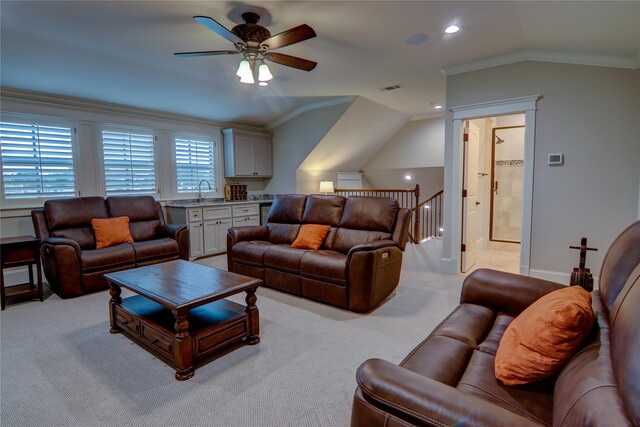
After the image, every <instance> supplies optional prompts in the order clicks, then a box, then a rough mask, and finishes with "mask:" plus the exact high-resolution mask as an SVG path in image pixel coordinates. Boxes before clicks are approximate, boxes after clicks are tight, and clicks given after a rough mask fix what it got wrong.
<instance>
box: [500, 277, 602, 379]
mask: <svg viewBox="0 0 640 427" xmlns="http://www.w3.org/2000/svg"><path fill="white" fill-rule="evenodd" d="M593 321H594V314H593V309H592V308H591V294H590V293H589V292H587V291H585V290H584V289H582V288H581V287H580V286H568V287H566V288H563V289H559V290H557V291H553V292H550V293H549V294H547V295H545V296H543V297H542V298H540V299H538V300H537V301H536V302H534V303H533V304H531V305H530V306H529V307H527V309H525V310H524V311H523V312H522V313H520V315H519V316H518V317H516V318H515V319H514V320H513V322H511V324H510V325H509V326H508V327H507V329H506V331H505V332H504V335H503V336H502V339H501V340H500V345H499V346H498V352H497V353H496V378H497V379H499V380H500V381H502V382H503V383H504V384H506V385H519V384H528V383H532V382H535V381H538V380H541V379H543V378H547V377H550V376H551V375H553V374H554V373H555V372H556V371H558V370H559V369H560V368H562V366H563V365H564V364H565V363H566V362H567V361H568V360H569V358H570V357H571V356H572V355H573V353H575V351H576V350H577V349H578V347H579V346H580V344H582V342H583V341H584V340H585V339H586V338H587V336H589V333H590V332H591V328H592V327H593Z"/></svg>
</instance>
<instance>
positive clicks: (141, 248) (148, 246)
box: [131, 237, 180, 264]
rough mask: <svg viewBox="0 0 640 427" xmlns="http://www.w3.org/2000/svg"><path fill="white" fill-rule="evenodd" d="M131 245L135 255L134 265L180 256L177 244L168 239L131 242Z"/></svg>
mask: <svg viewBox="0 0 640 427" xmlns="http://www.w3.org/2000/svg"><path fill="white" fill-rule="evenodd" d="M131 245H132V246H133V249H134V251H135V253H136V264H140V263H145V262H148V261H152V260H157V259H162V258H169V257H176V256H178V255H180V250H179V249H178V242H177V241H175V240H174V239H171V238H169V237H165V238H163V239H155V240H147V241H144V242H133V243H132V244H131Z"/></svg>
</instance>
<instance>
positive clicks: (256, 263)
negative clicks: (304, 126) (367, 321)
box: [227, 194, 409, 312]
mask: <svg viewBox="0 0 640 427" xmlns="http://www.w3.org/2000/svg"><path fill="white" fill-rule="evenodd" d="M303 224H322V225H330V226H331V229H330V231H329V234H328V235H327V237H326V239H325V241H324V243H323V245H322V247H321V248H320V249H318V250H308V249H294V248H291V247H290V245H291V243H292V242H293V241H294V240H295V238H296V236H297V234H298V230H299V229H300V227H301V225H303ZM408 227H409V210H408V209H403V208H399V207H398V201H397V200H395V199H391V198H387V197H348V198H345V197H342V196H324V195H309V196H307V195H304V194H288V195H279V196H276V198H275V200H274V202H273V205H272V206H271V210H270V211H269V217H268V220H267V225H266V226H265V227H233V228H230V229H229V232H228V234H227V261H228V269H229V271H233V272H235V273H239V274H244V275H247V276H251V277H255V278H258V279H261V280H262V281H263V283H264V285H266V286H269V287H271V288H275V289H278V290H281V291H284V292H288V293H291V294H294V295H301V296H304V297H307V298H310V299H313V300H316V301H321V302H325V303H327V304H331V305H334V306H337V307H341V308H346V309H348V310H352V311H358V312H366V311H370V310H371V309H373V308H374V307H376V306H377V305H379V304H380V303H381V302H382V301H383V300H384V299H385V298H387V297H388V296H389V295H390V294H391V292H393V290H394V289H395V288H396V286H397V285H398V281H399V280H400V269H401V267H402V254H403V251H404V248H405V245H406V243H407V233H408Z"/></svg>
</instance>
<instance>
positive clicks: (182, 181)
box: [175, 137, 215, 193]
mask: <svg viewBox="0 0 640 427" xmlns="http://www.w3.org/2000/svg"><path fill="white" fill-rule="evenodd" d="M204 139H205V138H197V139H190V138H180V137H176V138H175V149H176V180H177V183H178V185H177V189H178V193H193V192H197V191H198V184H199V183H200V182H201V181H202V180H203V179H206V180H207V181H209V184H211V188H214V187H215V182H214V179H215V178H214V176H215V175H214V166H213V165H214V155H213V153H214V151H213V141H212V140H208V141H207V140H204ZM207 189H208V187H207Z"/></svg>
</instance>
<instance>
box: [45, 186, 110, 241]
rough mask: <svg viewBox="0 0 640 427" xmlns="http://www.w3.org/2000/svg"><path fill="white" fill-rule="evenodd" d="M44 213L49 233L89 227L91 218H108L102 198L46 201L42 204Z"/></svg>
mask: <svg viewBox="0 0 640 427" xmlns="http://www.w3.org/2000/svg"><path fill="white" fill-rule="evenodd" d="M44 212H45V214H46V216H47V224H48V226H49V231H56V230H60V229H63V228H78V227H91V220H92V219H93V218H108V217H109V212H108V211H107V206H106V204H105V202H104V199H103V198H102V197H76V198H73V199H57V200H56V199H54V200H47V201H46V202H44ZM78 243H80V242H78Z"/></svg>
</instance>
